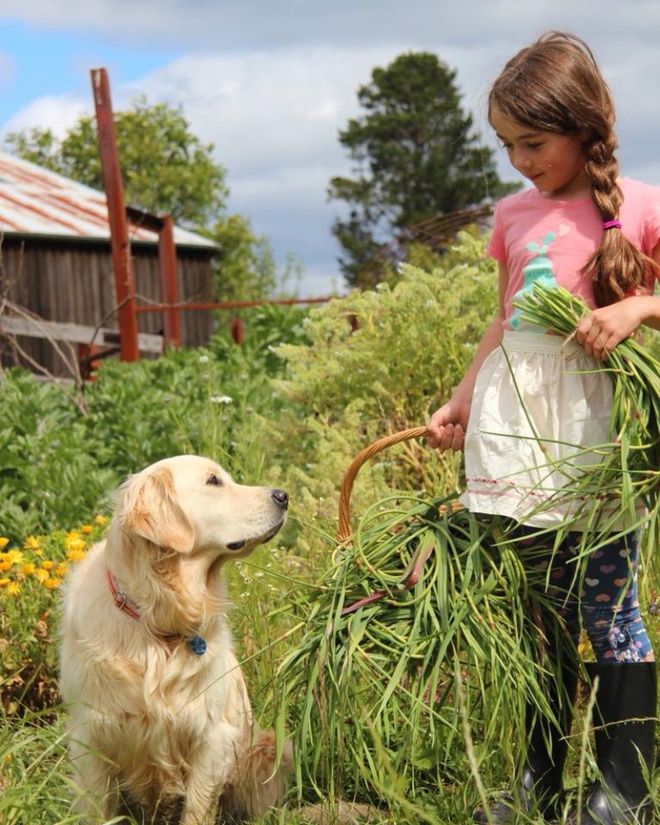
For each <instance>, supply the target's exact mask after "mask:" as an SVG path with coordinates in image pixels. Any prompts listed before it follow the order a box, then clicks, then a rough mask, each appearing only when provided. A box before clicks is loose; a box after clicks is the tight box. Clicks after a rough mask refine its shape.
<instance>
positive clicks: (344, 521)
mask: <svg viewBox="0 0 660 825" xmlns="http://www.w3.org/2000/svg"><path fill="white" fill-rule="evenodd" d="M428 432H429V431H428V428H427V427H412V428H411V429H409V430H401V431H399V432H397V433H392V434H391V435H386V436H384V438H379V439H378V441H374V442H373V444H370V445H369V446H368V447H365V448H364V450H362V451H361V452H359V453H358V454H357V455H356V456H355V458H354V459H353V461H351V463H350V464H349V466H348V469H347V470H346V473H345V474H344V480H343V481H342V485H341V491H340V493H339V526H338V528H337V540H338V541H340V542H341V541H345V540H346V539H347V538H349V537H350V535H351V513H350V501H351V490H352V489H353V482H354V481H355V477H356V476H357V474H358V472H359V470H360V467H361V466H362V465H363V464H364V462H365V461H367V460H368V459H370V458H371V457H372V456H375V455H376V454H377V453H380V452H381V451H382V450H385V449H386V448H387V447H391V446H392V445H393V444H399V443H400V442H401V441H409V440H410V439H412V438H420V437H421V436H425V435H428Z"/></svg>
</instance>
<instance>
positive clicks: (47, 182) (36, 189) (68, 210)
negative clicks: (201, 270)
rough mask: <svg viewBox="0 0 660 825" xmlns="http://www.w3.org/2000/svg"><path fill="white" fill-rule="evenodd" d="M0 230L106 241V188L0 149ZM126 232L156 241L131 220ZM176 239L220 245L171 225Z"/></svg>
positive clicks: (135, 239) (133, 237)
mask: <svg viewBox="0 0 660 825" xmlns="http://www.w3.org/2000/svg"><path fill="white" fill-rule="evenodd" d="M0 233H2V234H4V235H7V236H10V235H38V236H40V237H46V238H58V239H61V240H65V239H70V240H73V239H76V238H78V239H85V240H107V241H108V242H109V241H110V224H109V222H108V205H107V200H106V197H105V193H104V192H98V191H97V190H95V189H91V188H90V187H88V186H84V185H83V184H81V183H77V182H76V181H73V180H70V179H69V178H65V177H64V176H63V175H58V174H57V173H56V172H51V171H50V170H49V169H44V168H43V167H42V166H37V165H36V164H34V163H30V162H29V161H26V160H21V159H20V158H16V157H14V156H13V155H9V154H7V153H5V152H0ZM129 235H130V238H131V241H132V242H137V243H157V242H158V235H157V234H156V233H155V232H152V231H151V230H149V229H145V228H143V227H139V226H134V225H132V224H131V225H130V226H129ZM174 243H175V244H176V245H177V246H189V247H197V248H205V249H217V248H218V247H217V244H214V243H213V241H210V240H208V238H204V237H202V236H201V235H197V234H196V233H195V232H190V231H189V230H187V229H183V228H182V227H180V226H175V227H174Z"/></svg>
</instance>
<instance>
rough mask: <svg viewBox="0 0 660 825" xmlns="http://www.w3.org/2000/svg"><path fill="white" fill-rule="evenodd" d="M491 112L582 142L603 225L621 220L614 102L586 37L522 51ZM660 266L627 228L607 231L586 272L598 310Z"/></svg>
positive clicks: (554, 37) (555, 38)
mask: <svg viewBox="0 0 660 825" xmlns="http://www.w3.org/2000/svg"><path fill="white" fill-rule="evenodd" d="M488 107H489V112H490V111H492V109H493V107H497V109H499V111H500V112H502V114H504V115H506V116H507V117H510V118H511V119H512V120H515V121H517V122H518V123H520V124H522V125H524V126H528V127H530V128H533V129H534V130H537V131H543V132H554V133H555V134H561V135H574V136H576V137H579V138H580V139H581V140H582V145H583V149H584V153H585V157H586V166H585V168H586V172H587V174H588V176H589V179H590V181H591V197H592V199H593V201H594V203H595V204H596V207H597V209H598V211H599V213H600V215H601V217H602V220H603V222H606V221H616V220H617V219H618V217H619V209H620V207H621V203H622V202H623V194H622V192H621V189H620V188H619V185H618V183H617V178H618V174H619V164H618V161H617V159H616V157H615V155H614V152H615V150H616V148H617V141H616V135H615V132H614V120H615V113H614V104H613V102H612V95H611V93H610V90H609V88H608V86H607V84H606V83H605V80H604V79H603V76H602V74H601V73H600V70H599V68H598V65H597V63H596V60H595V58H594V56H593V54H592V52H591V49H590V48H589V46H587V44H586V43H585V42H584V41H583V40H582V39H581V38H579V37H577V36H575V35H573V34H568V33H565V32H557V31H551V32H547V33H546V34H544V35H543V36H542V37H541V38H539V40H537V41H536V42H535V43H533V44H532V45H531V46H528V47H526V48H524V49H522V50H521V51H520V52H518V54H516V55H515V56H514V57H513V58H512V59H511V60H509V62H508V63H507V64H506V66H505V67H504V69H503V71H502V73H501V74H500V76H499V77H498V78H497V80H496V81H495V83H494V84H493V87H492V89H491V91H490V95H489V98H488ZM658 269H660V268H659V267H658V266H657V264H656V263H655V262H654V261H652V260H651V259H650V258H648V257H647V256H646V255H644V254H643V253H642V252H640V251H639V250H638V249H637V248H636V247H635V245H634V244H632V243H631V242H630V241H629V240H628V239H627V238H626V237H625V235H624V234H623V232H622V231H621V230H620V229H609V230H606V231H605V230H604V231H603V235H602V238H601V241H600V246H599V247H598V249H597V250H596V251H595V252H594V254H593V255H592V257H591V258H590V259H589V261H587V263H586V264H585V266H584V267H583V269H582V272H583V273H584V274H585V275H587V276H588V277H591V279H592V281H593V290H594V298H595V300H596V303H597V305H598V306H606V305H607V304H612V303H614V302H615V301H618V300H620V299H621V298H624V297H625V296H626V295H629V294H632V293H634V292H635V290H636V289H637V288H638V287H640V286H642V285H643V284H644V283H645V282H646V279H647V277H648V274H649V271H654V272H656V271H657V270H658Z"/></svg>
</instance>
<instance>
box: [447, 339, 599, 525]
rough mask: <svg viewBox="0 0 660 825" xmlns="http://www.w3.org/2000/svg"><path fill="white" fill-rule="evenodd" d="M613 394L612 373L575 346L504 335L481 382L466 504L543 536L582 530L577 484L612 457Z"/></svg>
mask: <svg viewBox="0 0 660 825" xmlns="http://www.w3.org/2000/svg"><path fill="white" fill-rule="evenodd" d="M612 391H613V385H612V379H611V377H610V376H609V374H608V373H607V372H606V371H605V370H603V369H600V368H599V367H598V364H597V362H596V360H595V359H594V358H591V357H590V356H588V355H587V354H586V353H585V351H584V350H583V349H582V347H580V346H579V345H578V344H576V343H575V342H573V341H570V342H568V343H566V342H565V339H564V338H562V337H560V336H557V335H546V334H543V333H537V332H510V331H506V332H505V333H504V338H503V341H502V346H500V347H498V348H497V349H495V350H494V351H493V352H492V353H490V355H489V356H488V357H487V358H486V360H485V361H484V363H483V365H482V367H481V369H480V371H479V374H478V377H477V381H476V385H475V389H474V395H473V400H472V408H471V413H470V421H469V425H468V429H467V433H466V439H465V474H466V482H467V489H466V491H465V493H464V494H463V495H462V497H461V501H462V503H463V504H464V505H465V506H466V507H467V508H468V509H470V510H471V511H473V512H477V513H489V514H496V513H499V514H502V515H505V516H510V517H512V518H514V519H516V520H517V521H519V522H520V523H523V524H531V525H534V526H538V527H552V526H558V525H559V523H560V522H564V521H566V520H567V519H568V518H569V517H570V518H574V519H577V520H576V521H575V523H574V524H571V529H573V530H581V529H585V526H586V525H585V524H584V523H583V522H584V519H585V518H587V516H586V515H584V514H585V511H588V510H590V509H591V508H592V506H593V501H589V502H587V503H586V504H585V501H584V500H582V501H578V500H575V498H574V496H572V495H571V492H574V491H575V489H576V484H575V481H574V480H572V479H574V478H575V477H576V475H579V474H581V473H582V472H584V470H583V469H580V468H584V467H585V466H588V465H593V464H594V463H596V462H600V461H602V460H603V455H604V454H606V453H607V451H609V450H611V449H612V436H611V433H610V415H611V411H612ZM596 448H598V449H596Z"/></svg>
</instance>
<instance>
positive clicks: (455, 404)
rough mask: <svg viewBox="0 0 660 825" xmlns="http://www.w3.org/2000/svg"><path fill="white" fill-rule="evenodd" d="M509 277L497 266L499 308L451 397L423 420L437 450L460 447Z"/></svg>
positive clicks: (495, 338)
mask: <svg viewBox="0 0 660 825" xmlns="http://www.w3.org/2000/svg"><path fill="white" fill-rule="evenodd" d="M508 281H509V272H508V270H507V268H506V266H504V264H500V266H499V304H500V306H499V311H498V313H497V315H496V316H495V318H493V320H492V321H491V322H490V324H489V325H488V327H487V328H486V331H485V332H484V334H483V335H482V337H481V341H480V342H479V345H478V347H477V351H476V353H475V355H474V358H473V360H472V363H471V364H470V366H469V367H468V370H467V372H466V373H465V375H464V376H463V379H462V381H461V382H460V384H459V385H458V386H457V387H456V389H455V390H454V392H453V393H452V396H451V398H450V399H449V401H447V403H446V404H443V405H442V407H440V409H438V410H436V411H435V412H434V413H433V415H432V416H431V418H430V419H429V422H428V424H427V427H428V430H429V435H428V444H429V446H430V447H437V448H438V449H440V450H462V449H463V444H464V441H465V431H466V429H467V424H468V419H469V417H470V407H471V405H472V392H473V390H474V385H475V383H476V380H477V374H478V372H479V369H480V368H481V365H482V364H483V362H484V361H485V360H486V357H487V356H488V355H490V353H491V352H492V351H493V350H494V349H495V348H496V347H498V346H499V344H500V342H501V340H502V329H503V325H504V318H505V312H504V295H505V293H506V286H507V284H508Z"/></svg>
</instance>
